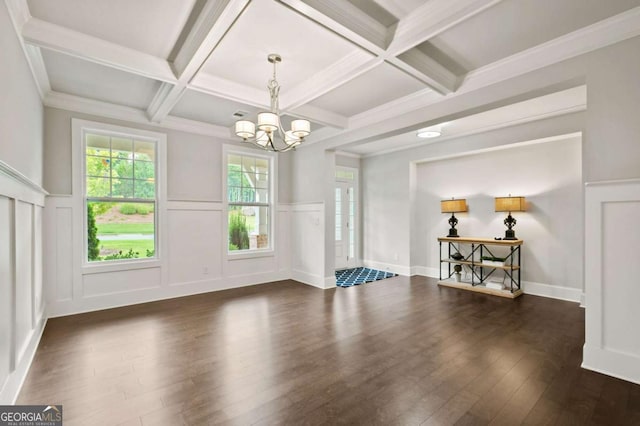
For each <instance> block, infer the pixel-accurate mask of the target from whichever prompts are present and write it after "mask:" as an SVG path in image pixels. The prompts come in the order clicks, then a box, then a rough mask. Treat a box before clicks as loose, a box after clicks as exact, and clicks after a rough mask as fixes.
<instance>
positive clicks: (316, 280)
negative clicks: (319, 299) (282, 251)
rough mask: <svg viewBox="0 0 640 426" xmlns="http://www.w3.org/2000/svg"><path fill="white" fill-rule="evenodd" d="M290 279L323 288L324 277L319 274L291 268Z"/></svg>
mask: <svg viewBox="0 0 640 426" xmlns="http://www.w3.org/2000/svg"><path fill="white" fill-rule="evenodd" d="M291 279H292V280H295V281H298V282H301V283H302V284H307V285H310V286H313V287H317V288H321V289H324V288H325V279H324V277H322V276H321V275H316V274H310V273H308V272H305V271H299V270H297V269H292V270H291Z"/></svg>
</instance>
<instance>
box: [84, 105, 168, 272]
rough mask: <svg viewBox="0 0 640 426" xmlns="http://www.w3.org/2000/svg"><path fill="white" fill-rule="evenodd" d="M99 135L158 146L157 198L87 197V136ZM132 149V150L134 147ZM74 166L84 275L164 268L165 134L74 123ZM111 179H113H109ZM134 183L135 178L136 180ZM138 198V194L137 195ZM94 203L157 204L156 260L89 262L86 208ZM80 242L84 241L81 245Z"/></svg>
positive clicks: (87, 122) (155, 223) (99, 124)
mask: <svg viewBox="0 0 640 426" xmlns="http://www.w3.org/2000/svg"><path fill="white" fill-rule="evenodd" d="M88 133H90V134H98V135H104V136H109V137H123V138H131V139H133V140H139V141H145V142H154V143H155V157H156V158H155V178H154V179H155V198H154V199H139V198H112V197H88V196H87V193H86V191H87V180H86V177H87V175H86V169H87V160H86V159H87V154H86V147H87V143H86V135H87V134H88ZM132 148H133V146H132ZM72 149H73V155H72V162H73V169H74V179H73V181H72V193H73V195H74V201H75V202H74V210H75V211H76V212H75V213H74V222H75V223H81V224H82V226H81V228H80V229H78V231H79V232H77V234H78V239H76V240H74V241H75V244H77V245H76V247H82V250H80V254H79V255H80V256H81V259H80V262H79V263H80V266H81V268H82V270H83V271H84V272H85V273H100V272H109V271H119V270H130V269H139V268H148V267H156V266H160V265H161V261H162V258H163V254H164V253H163V251H164V250H165V247H166V245H165V243H164V241H165V238H166V236H165V235H164V234H165V232H163V231H162V228H161V225H162V224H164V221H165V200H166V135H165V134H164V133H158V132H151V131H147V130H140V129H136V128H130V127H124V126H117V125H112V124H106V123H99V122H94V121H87V120H80V119H75V118H74V119H72ZM109 178H110V179H111V176H109ZM133 179H135V177H134V178H133ZM134 195H135V194H134ZM91 201H109V202H112V201H113V202H120V203H127V202H131V203H138V202H144V203H154V204H155V207H154V240H155V241H154V245H155V253H154V257H150V258H133V259H115V260H107V261H99V262H96V261H89V256H88V241H87V234H88V226H87V213H86V212H87V206H88V203H89V202H91ZM79 240H81V241H79Z"/></svg>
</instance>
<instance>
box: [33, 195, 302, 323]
mask: <svg viewBox="0 0 640 426" xmlns="http://www.w3.org/2000/svg"><path fill="white" fill-rule="evenodd" d="M81 206H82V200H78V199H76V198H75V197H72V196H67V195H60V196H49V197H47V208H46V209H45V213H44V221H45V224H46V226H45V229H44V231H45V237H46V238H45V243H46V252H47V253H51V255H50V256H49V255H47V256H45V259H44V277H45V288H46V289H47V293H46V299H47V310H48V313H49V316H50V317H55V316H63V315H71V314H75V313H80V312H88V311H92V310H97V309H108V308H112V307H117V306H124V305H131V304H135V303H142V302H150V301H154V300H160V299H166V298H171V297H179V296H187V295H190V294H196V293H203V292H210V291H217V290H223V289H228V288H235V287H241V286H246V285H254V284H260V283H266V282H271V281H275V280H281V279H287V278H290V277H291V272H290V269H289V268H288V265H289V258H290V254H289V253H290V244H289V240H288V238H289V229H288V227H289V222H288V219H287V218H286V215H287V214H288V211H289V206H287V205H284V206H277V208H276V212H277V213H276V220H277V222H276V236H275V243H276V250H275V251H274V252H273V253H271V254H269V256H266V257H250V256H246V257H244V258H236V259H234V260H230V259H229V258H228V257H227V255H226V244H227V237H226V235H223V233H224V230H223V229H222V228H223V220H222V219H223V216H222V214H223V211H222V209H223V205H222V203H221V202H219V201H188V200H171V201H168V202H166V203H165V208H164V209H162V208H160V209H158V210H159V212H160V215H161V217H160V218H159V221H158V227H159V230H158V239H159V242H160V250H159V255H160V258H159V259H158V260H156V261H140V262H131V263H119V264H113V263H112V264H99V265H91V266H86V265H85V266H83V262H82V250H84V248H83V246H82V244H83V243H84V241H83V238H84V237H83V232H84V231H83V224H82V218H83V214H82V212H81V211H76V210H78V209H82V207H81ZM282 228H285V229H282Z"/></svg>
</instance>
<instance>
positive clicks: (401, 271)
mask: <svg viewBox="0 0 640 426" xmlns="http://www.w3.org/2000/svg"><path fill="white" fill-rule="evenodd" d="M362 264H363V265H364V266H365V268H371V269H377V270H379V271H387V272H393V273H394V274H398V275H402V276H405V277H408V276H411V267H410V266H405V265H396V264H394V263H386V262H378V261H375V260H363V261H362Z"/></svg>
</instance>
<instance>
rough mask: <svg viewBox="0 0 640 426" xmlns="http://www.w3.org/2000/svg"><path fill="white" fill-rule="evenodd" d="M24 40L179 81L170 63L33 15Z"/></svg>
mask: <svg viewBox="0 0 640 426" xmlns="http://www.w3.org/2000/svg"><path fill="white" fill-rule="evenodd" d="M22 37H23V38H24V41H25V42H26V43H29V44H33V45H36V46H39V47H44V48H47V49H52V50H56V51H58V52H62V53H65V54H68V55H72V56H76V57H78V58H81V59H85V60H88V61H91V62H95V63H98V64H101V65H106V66H108V67H112V68H116V69H119V70H122V71H126V72H129V73H133V74H137V75H141V76H143V77H148V78H153V79H155V80H160V81H164V82H175V81H176V77H175V75H174V74H173V71H172V70H171V67H170V66H169V63H168V62H167V61H165V60H164V59H162V58H158V57H156V56H153V55H149V54H147V53H143V52H139V51H137V50H134V49H130V48H128V47H124V46H120V45H118V44H115V43H111V42H108V41H105V40H102V39H99V38H97V37H92V36H89V35H87V34H83V33H80V32H78V31H73V30H70V29H68V28H65V27H61V26H59V25H55V24H51V23H49V22H45V21H41V20H39V19H35V18H31V19H29V20H28V21H27V22H26V23H25V24H24V25H23V27H22Z"/></svg>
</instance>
